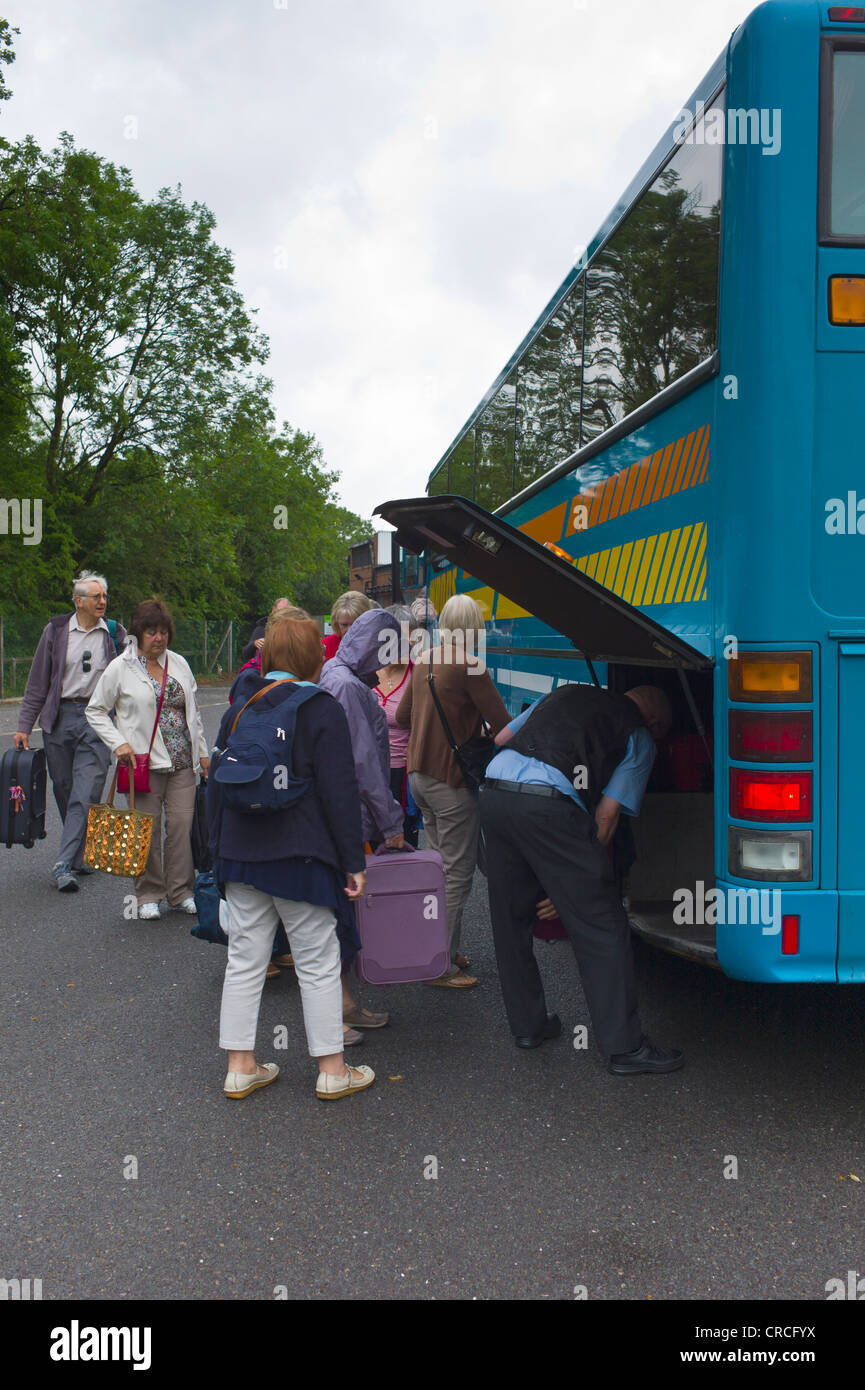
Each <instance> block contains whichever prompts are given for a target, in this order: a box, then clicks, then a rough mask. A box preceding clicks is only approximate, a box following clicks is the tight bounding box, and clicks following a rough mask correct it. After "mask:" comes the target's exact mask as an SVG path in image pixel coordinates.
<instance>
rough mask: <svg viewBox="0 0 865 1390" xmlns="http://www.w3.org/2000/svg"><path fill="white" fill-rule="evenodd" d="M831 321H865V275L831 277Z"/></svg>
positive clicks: (841, 322) (860, 322)
mask: <svg viewBox="0 0 865 1390" xmlns="http://www.w3.org/2000/svg"><path fill="white" fill-rule="evenodd" d="M829 322H830V323H840V324H851V323H852V324H857V323H858V324H863V323H865V275H831V276H830V277H829Z"/></svg>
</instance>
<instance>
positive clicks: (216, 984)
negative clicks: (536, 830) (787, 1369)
mask: <svg viewBox="0 0 865 1390" xmlns="http://www.w3.org/2000/svg"><path fill="white" fill-rule="evenodd" d="M224 698H225V692H224V690H221V689H214V688H210V689H207V690H205V691H204V692H203V703H204V706H205V711H204V712H205V725H206V729H207V733H208V736H209V737H212V736H213V734H214V733H215V730H216V727H217V724H218V720H219V715H220V713H221V711H222V709H223V708H224ZM16 720H17V706H14V705H5V706H0V747H4V748H5V747H8V746H9V741H8V735H9V734H10V733H11V732H12V730H13V729H14V728H15V724H16ZM49 796H50V793H49ZM58 824H59V822H58V817H57V812H56V807H55V806H54V803H53V800H51V801H50V808H49V822H48V837H47V839H46V840H44V841H41V842H40V843H39V844H37V846H36V847H35V848H34V849H32V850H25V849H22V848H20V847H17V848H15V849H13V850H6V849H5V847H2V846H0V1020H2V1022H0V1031H2V1071H3V1085H2V1090H0V1277H2V1278H7V1279H8V1278H13V1277H17V1278H22V1279H23V1278H30V1279H37V1278H38V1279H41V1280H42V1290H43V1292H42V1296H43V1298H44V1299H70V1298H82V1299H105V1298H121V1299H130V1300H131V1299H157V1298H171V1299H226V1300H231V1299H272V1298H274V1296H280V1295H282V1296H286V1295H287V1297H289V1298H292V1299H293V1298H300V1299H313V1298H336V1299H348V1298H385V1299H391V1298H397V1299H407V1300H409V1299H410V1300H419V1299H454V1300H471V1299H503V1298H507V1299H521V1300H522V1299H548V1300H572V1299H574V1298H580V1297H582V1296H583V1295H585V1296H586V1297H588V1298H589V1299H592V1300H595V1299H601V1300H645V1299H654V1300H673V1299H675V1300H678V1299H698V1300H717V1299H726V1298H736V1299H757V1300H774V1299H785V1298H790V1299H801V1300H825V1299H826V1285H827V1282H828V1281H829V1280H831V1279H838V1278H840V1279H842V1280H846V1279H847V1277H848V1271H849V1270H856V1271H857V1272H858V1273H859V1274H860V1275H861V1274H862V1273H863V1272H865V1252H863V1245H862V1234H861V1233H862V1229H863V1224H865V1221H863V1218H865V1146H863V1138H865V1122H863V1115H862V1110H863V1106H862V1083H863V1072H865V1064H863V1037H865V1025H863V1017H865V994H863V992H861V991H860V990H857V989H856V988H855V987H830V986H808V987H802V986H798V987H790V988H777V987H770V986H768V985H766V986H763V985H750V984H743V983H740V982H736V981H731V980H726V979H725V978H724V977H723V976H721V975H719V974H717V973H715V972H713V971H708V970H704V969H702V968H700V967H698V966H696V965H690V964H688V963H686V962H684V961H680V960H677V959H674V958H672V957H667V956H662V955H657V954H654V953H652V952H651V951H650V950H649V949H648V948H646V947H643V946H642V945H640V944H639V943H637V965H638V983H639V991H640V1001H641V1013H642V1016H643V1023H644V1026H645V1028H646V1030H647V1031H648V1032H649V1033H650V1035H651V1036H652V1037H653V1038H654V1039H655V1040H657V1041H658V1042H660V1043H663V1044H670V1045H675V1046H681V1047H682V1048H684V1049H685V1052H686V1057H687V1063H686V1067H685V1069H684V1070H683V1071H681V1072H678V1073H676V1074H674V1075H672V1076H667V1077H664V1076H660V1077H639V1078H628V1079H619V1078H615V1077H612V1076H610V1075H609V1074H608V1073H607V1071H606V1070H605V1068H604V1065H603V1062H602V1059H601V1058H600V1057H599V1055H598V1054H597V1052H595V1051H594V1050H593V1048H592V1047H591V1045H590V1047H589V1049H588V1050H578V1049H575V1047H574V1046H573V1045H572V1043H573V1040H574V1039H573V1030H574V1028H575V1027H576V1026H578V1025H580V1024H588V1022H589V1020H588V1016H587V1012H586V1008H585V1003H584V999H583V995H582V992H581V989H580V984H579V979H578V976H577V971H576V967H575V964H574V961H573V958H572V956H571V954H570V950H569V947H568V946H567V945H566V944H565V943H558V942H556V943H552V944H545V943H542V942H539V943H538V945H537V952H538V955H539V958H540V961H541V968H542V971H543V974H544V978H545V981H546V985H547V991H548V993H547V999H548V1007H549V1008H550V1010H556V1011H558V1013H559V1014H560V1016H561V1019H562V1023H563V1033H562V1036H561V1038H559V1039H558V1040H557V1041H555V1042H550V1043H547V1044H545V1045H544V1046H543V1047H540V1048H538V1049H537V1050H536V1051H533V1052H520V1051H518V1050H517V1049H516V1048H515V1047H514V1046H513V1044H512V1042H511V1038H510V1034H509V1031H508V1028H507V1024H506V1021H505V1017H504V1012H503V1008H502V1003H501V998H500V995H499V989H498V983H497V979H496V973H495V962H494V955H493V948H492V940H491V933H490V923H489V917H488V910H487V904H486V896H485V891H484V888H485V885H484V880H483V879H482V878H481V877H480V875H478V876H477V877H476V881H475V886H474V890H473V894H472V898H471V901H470V904H469V908H468V912H467V917H466V928H465V949H466V950H467V953H468V954H469V955H470V957H471V961H472V970H473V972H475V973H477V975H478V976H479V977H480V981H481V983H480V986H479V987H478V988H477V989H475V990H471V991H468V992H455V991H452V992H448V991H444V990H437V989H429V988H426V987H424V986H422V985H414V986H400V987H396V988H391V989H377V990H376V989H372V988H370V987H364V988H363V989H362V991H361V996H362V998H363V1001H364V1002H365V1003H366V1004H367V1005H369V1006H370V1007H372V1008H374V1009H385V1008H386V1009H389V1010H390V1013H391V1024H390V1026H389V1027H388V1028H386V1029H383V1030H381V1031H379V1032H375V1033H368V1034H367V1035H366V1040H365V1042H364V1044H363V1046H361V1047H356V1048H352V1049H351V1050H350V1051H349V1053H348V1054H347V1055H348V1057H349V1059H350V1060H351V1061H352V1062H360V1061H363V1062H367V1063H369V1064H370V1065H372V1066H373V1067H374V1069H375V1071H376V1076H377V1079H376V1083H375V1085H374V1086H373V1087H372V1088H371V1089H370V1090H369V1091H366V1092H364V1093H362V1094H360V1095H357V1096H354V1097H352V1098H350V1099H347V1100H345V1101H344V1102H340V1103H338V1104H333V1105H323V1104H321V1103H320V1102H319V1101H317V1100H316V1098H315V1094H314V1086H315V1077H316V1068H315V1065H314V1063H313V1062H312V1061H311V1059H310V1058H309V1057H308V1055H307V1053H306V1049H305V1040H304V1034H303V1028H302V1023H301V1010H300V1002H299V994H298V988H297V985H296V983H295V981H294V979H293V977H292V976H291V975H290V973H285V972H284V973H283V974H282V975H281V977H280V978H279V979H278V980H275V981H273V982H269V983H268V984H266V986H265V991H264V997H263V1002H262V1009H261V1017H260V1023H259V1034H258V1036H259V1047H258V1056H259V1058H260V1060H263V1061H277V1062H279V1064H280V1067H281V1074H280V1077H279V1080H278V1081H277V1082H276V1084H275V1085H273V1086H271V1087H268V1088H267V1089H265V1090H263V1091H259V1092H257V1093H256V1094H254V1095H252V1096H250V1097H248V1098H247V1099H246V1100H244V1101H241V1102H234V1101H228V1100H226V1099H225V1097H224V1096H223V1094H222V1082H223V1077H224V1073H225V1063H224V1054H222V1053H221V1052H220V1051H219V1049H218V1046H217V1020H218V1011H219V1000H220V991H221V985H222V977H223V972H224V968H225V955H224V952H223V950H222V949H221V948H220V947H217V946H211V945H209V944H206V943H204V942H199V941H197V940H195V939H194V938H193V937H191V936H190V935H189V926H190V922H189V919H187V918H185V917H182V916H180V915H179V914H176V913H172V914H170V915H168V916H166V917H164V918H163V919H162V920H161V921H159V922H155V923H153V922H138V921H128V920H125V919H124V916H123V895H124V893H126V892H128V891H129V889H130V887H131V885H130V884H129V883H126V882H122V883H118V882H116V881H113V880H111V879H109V878H107V877H106V876H103V875H94V876H92V877H90V878H88V879H86V880H84V881H83V882H82V886H81V891H80V892H78V893H76V894H60V893H58V892H57V891H56V889H55V888H54V886H53V883H52V880H51V877H50V869H51V865H52V864H53V862H54V858H55V851H56V848H57V843H58ZM280 1025H286V1026H287V1028H288V1037H289V1041H288V1046H287V1048H285V1049H283V1050H281V1051H276V1050H275V1049H274V1045H273V1043H274V1036H275V1035H274V1030H275V1029H277V1028H278V1027H279V1026H280ZM136 1172H137V1176H133V1174H134V1173H136ZM734 1172H735V1173H737V1176H732V1174H733V1173H734ZM725 1174H726V1176H725ZM859 1180H861V1181H859ZM805 1320H807V1319H805Z"/></svg>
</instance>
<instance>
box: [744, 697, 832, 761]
mask: <svg viewBox="0 0 865 1390" xmlns="http://www.w3.org/2000/svg"><path fill="white" fill-rule="evenodd" d="M811 726H812V719H811V711H810V710H795V711H794V710H790V711H789V713H788V712H785V713H784V714H774V713H767V712H764V711H758V710H753V711H752V710H746V709H735V710H730V757H731V758H735V760H736V761H737V762H742V763H748V762H750V763H764V762H765V763H769V762H781V763H808V762H810V761H811V757H812V752H811V749H812V732H811Z"/></svg>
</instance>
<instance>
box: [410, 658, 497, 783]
mask: <svg viewBox="0 0 865 1390" xmlns="http://www.w3.org/2000/svg"><path fill="white" fill-rule="evenodd" d="M427 680H428V681H429V688H430V694H431V695H432V697H433V703H434V704H435V707H436V711H437V712H438V717H439V719H440V720H441V725H442V728H443V729H444V731H445V738H446V739H447V741H448V743H449V744H450V746H451V749H452V750H453V755H454V757H455V758H456V760H457V763H458V765H459V769H460V771H461V773H462V774H463V776H464V777H465V779H466V781H467V783H468V784H469V787H470V788H471V790H472V791H477V790H478V787H479V786H480V784H481V782H482V781H483V780H484V778H485V777H486V775H487V767H488V766H489V764H490V763H491V762H492V760H493V758H494V757H495V755H496V753H498V751H499V750H498V748H497V747H496V744H495V740H494V739H492V738H490V736H489V734H479V735H478V736H477V737H476V738H470V739H468V740H467V741H466V742H465V743H461V744H460V745H459V747H457V742H456V739H455V738H454V736H453V734H452V733H451V726H450V724H449V723H448V721H447V719H446V717H445V712H444V710H443V709H442V707H441V701H440V700H439V697H438V694H437V692H436V686H435V681H434V680H433V674H432V671H430V673H429V675H428V676H427Z"/></svg>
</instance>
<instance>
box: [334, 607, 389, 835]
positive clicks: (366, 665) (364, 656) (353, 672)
mask: <svg viewBox="0 0 865 1390" xmlns="http://www.w3.org/2000/svg"><path fill="white" fill-rule="evenodd" d="M388 631H391V632H395V633H397V634H399V623H398V622H397V620H396V618H394V616H393V614H392V613H385V612H383V611H382V610H381V609H380V608H373V609H371V610H370V612H368V613H361V615H360V617H359V618H357V619H355V621H354V622H353V623H352V625H351V627H350V628H349V630H348V632H347V633H346V634H345V636H344V637H343V639H342V641H341V642H340V644H339V650H338V651H337V653H336V655H335V656H332V657H331V659H330V661H326V662H325V664H324V668H323V670H322V673H321V675H320V677H319V680H318V684H319V686H320V688H321V689H322V690H326V691H328V693H329V694H330V695H332V696H333V697H334V699H336V700H339V703H340V704H341V705H342V707H343V709H344V710H345V716H346V718H347V720H348V727H349V732H350V734H351V746H352V750H353V752H354V768H355V772H356V773H357V781H358V787H359V789H360V807H361V830H362V833H363V838H364V839H365V840H369V839H381V840H387V839H390V837H391V835H399V834H400V833H401V832H402V825H403V814H402V807H401V806H400V805H399V803H398V802H396V801H395V800H394V798H393V797H392V795H391V790H390V744H389V742H388V736H387V720H386V719H385V716H384V711H383V709H382V707H381V704H380V703H379V699H378V696H377V695H376V694H375V693H374V691H373V689H372V687H371V686H370V685H367V684H366V681H365V680H364V677H367V678H369V677H372V678H373V679H374V677H375V673H376V671H377V670H380V668H381V667H382V666H386V665H387V664H388V662H389V661H391V660H393V658H392V656H387V657H385V658H384V659H382V654H381V652H380V650H379V648H380V642H381V637H382V634H383V633H385V632H388Z"/></svg>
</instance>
